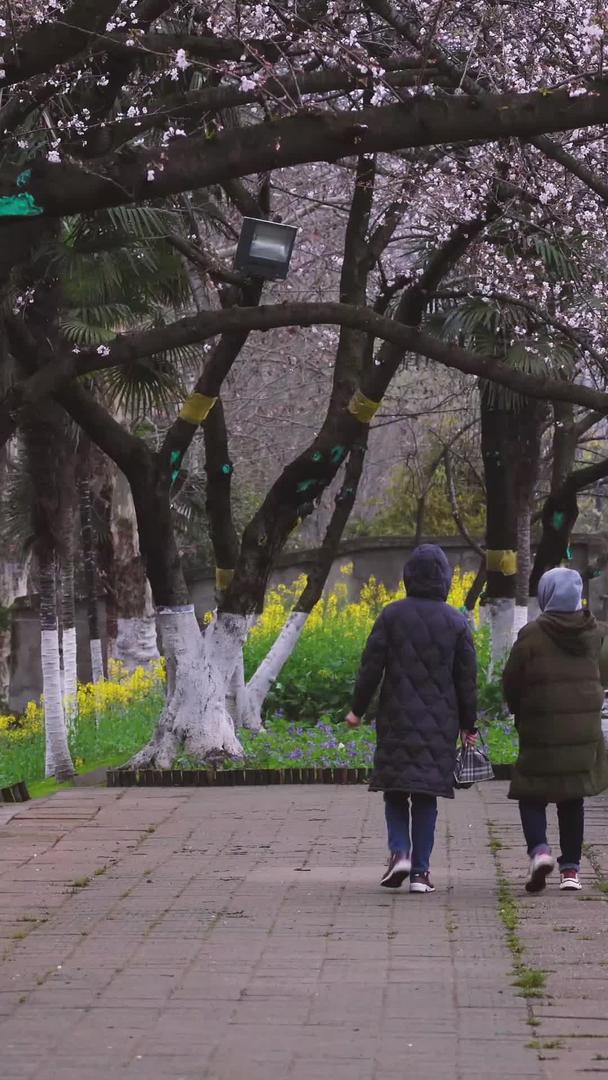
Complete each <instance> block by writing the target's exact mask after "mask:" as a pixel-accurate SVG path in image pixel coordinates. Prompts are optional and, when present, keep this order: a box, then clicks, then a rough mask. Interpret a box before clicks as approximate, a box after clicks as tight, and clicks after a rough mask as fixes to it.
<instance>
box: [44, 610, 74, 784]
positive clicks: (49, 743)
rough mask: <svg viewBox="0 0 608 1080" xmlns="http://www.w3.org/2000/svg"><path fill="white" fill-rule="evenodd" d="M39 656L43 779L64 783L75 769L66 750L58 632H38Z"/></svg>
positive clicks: (67, 749)
mask: <svg viewBox="0 0 608 1080" xmlns="http://www.w3.org/2000/svg"><path fill="white" fill-rule="evenodd" d="M40 655H41V660H42V692H43V695H44V730H45V775H46V776H55V777H56V778H57V780H66V779H68V778H69V777H70V776H73V775H74V765H73V763H72V758H71V756H70V750H69V747H68V738H67V731H66V726H65V720H64V713H63V698H62V694H61V670H60V664H59V635H58V632H57V630H42V631H41V634H40Z"/></svg>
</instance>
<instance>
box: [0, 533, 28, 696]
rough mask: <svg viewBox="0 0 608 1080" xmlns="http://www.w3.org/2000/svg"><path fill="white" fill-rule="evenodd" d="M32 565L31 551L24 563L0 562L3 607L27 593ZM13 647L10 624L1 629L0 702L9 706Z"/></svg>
mask: <svg viewBox="0 0 608 1080" xmlns="http://www.w3.org/2000/svg"><path fill="white" fill-rule="evenodd" d="M30 566H31V553H30V554H28V555H27V556H26V559H25V562H24V563H12V562H4V561H2V562H0V605H1V606H2V607H3V608H11V607H12V606H13V604H14V602H15V600H16V599H17V597H18V596H26V595H27V591H28V577H29V573H30ZM11 647H12V632H11V627H10V625H9V626H8V627H7V629H6V630H0V702H3V703H4V704H5V706H6V707H7V708H8V702H9V697H10V689H11Z"/></svg>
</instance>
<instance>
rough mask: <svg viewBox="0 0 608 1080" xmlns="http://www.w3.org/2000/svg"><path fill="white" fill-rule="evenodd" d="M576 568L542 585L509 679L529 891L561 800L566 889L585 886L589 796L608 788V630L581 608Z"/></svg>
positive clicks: (547, 863)
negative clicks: (605, 661) (552, 811)
mask: <svg viewBox="0 0 608 1080" xmlns="http://www.w3.org/2000/svg"><path fill="white" fill-rule="evenodd" d="M582 591H583V583H582V580H581V577H580V574H577V572H576V570H568V569H566V568H565V567H556V568H555V569H554V570H549V571H548V572H547V573H546V574H543V576H542V578H541V579H540V582H539V585H538V602H539V606H540V609H541V611H542V615H541V616H540V618H538V619H536V620H535V621H534V622H530V623H528V625H527V626H524V628H523V630H521V631H520V633H519V637H518V639H517V641H516V642H515V645H514V646H513V649H512V652H511V655H510V657H509V660H508V661H507V666H506V667H505V671H504V676H503V683H504V691H505V697H506V699H507V702H508V705H509V708H510V709H511V711H512V712H514V713H515V726H516V727H517V730H518V732H519V757H518V759H517V763H516V765H515V767H514V769H513V779H512V781H511V789H510V791H509V797H510V798H511V799H518V800H519V810H520V814H521V821H522V825H523V830H524V834H525V838H526V843H527V847H528V855H529V856H530V870H529V874H528V880H527V881H526V890H527V891H528V892H531V893H536V892H541V891H542V890H543V889H544V887H545V882H546V878H547V876H548V875H549V874H550V873H551V872H552V870H553V869H554V867H555V860H554V858H553V856H552V854H551V850H550V848H549V846H548V844H547V814H546V808H547V803H557V817H558V822H559V838H560V845H561V849H562V850H561V855H560V857H559V859H558V862H559V867H560V871H561V882H560V888H561V889H562V890H570V889H573V890H577V891H578V890H579V889H580V888H581V883H580V881H579V876H578V871H579V864H580V860H581V852H582V847H583V826H584V804H583V798H584V796H585V795H597V794H599V792H600V791H603V790H604V789H605V788H606V787H608V758H607V756H606V750H605V748H604V740H603V737H602V727H601V709H602V703H603V700H604V692H603V689H602V684H601V680H600V671H599V658H600V649H601V641H602V634H603V633H605V631H606V627H604V626H600V624H598V623H597V622H596V621H595V619H594V618H593V615H591V613H590V612H589V611H583V610H582V604H581V596H582Z"/></svg>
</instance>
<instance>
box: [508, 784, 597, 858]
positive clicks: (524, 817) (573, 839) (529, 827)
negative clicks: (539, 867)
mask: <svg viewBox="0 0 608 1080" xmlns="http://www.w3.org/2000/svg"><path fill="white" fill-rule="evenodd" d="M519 813H520V815H521V823H522V826H523V830H524V836H525V838H526V843H527V845H528V855H529V856H530V857H532V856H533V855H536V854H538V852H540V851H549V845H548V843H547V804H546V802H536V801H535V800H532V799H522V800H521V801H520V803H519ZM557 821H558V824H559V842H560V846H561V849H562V853H561V855H560V857H559V859H558V860H557V861H558V863H559V865H560V869H561V870H578V868H579V866H580V862H581V855H582V851H583V832H584V828H585V804H584V801H583V799H568V800H567V802H559V803H558V804H557Z"/></svg>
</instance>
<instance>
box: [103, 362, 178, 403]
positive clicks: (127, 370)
mask: <svg viewBox="0 0 608 1080" xmlns="http://www.w3.org/2000/svg"><path fill="white" fill-rule="evenodd" d="M99 383H100V385H101V387H102V390H103V393H104V395H105V396H106V397H107V398H109V400H110V401H111V402H112V404H113V405H114V406H115V407H116V408H117V409H120V410H122V411H123V412H125V413H126V414H127V415H128V416H130V417H141V416H146V415H148V414H150V413H155V412H158V411H159V410H161V409H170V408H171V406H173V405H174V403H175V401H178V400H180V399H181V398H182V397H184V396H185V394H186V388H185V386H184V384H183V382H182V380H181V378H180V375H179V373H178V372H177V370H176V369H175V367H174V366H173V365H172V364H171V362H170V361H169V359H168V357H167V356H166V355H158V356H150V357H146V358H145V359H144V360H137V361H135V362H133V363H130V364H128V365H125V366H124V367H116V368H109V370H108V371H106V372H104V373H103V375H101V376H100V377H99Z"/></svg>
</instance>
